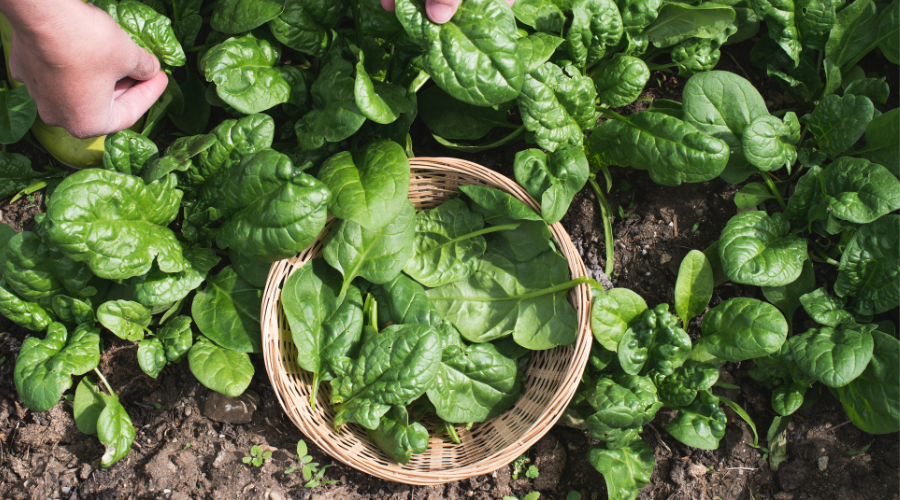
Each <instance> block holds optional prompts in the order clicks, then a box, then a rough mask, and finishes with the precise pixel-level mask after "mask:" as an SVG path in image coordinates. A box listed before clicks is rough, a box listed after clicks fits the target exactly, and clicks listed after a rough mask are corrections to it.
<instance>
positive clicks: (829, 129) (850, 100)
mask: <svg viewBox="0 0 900 500" xmlns="http://www.w3.org/2000/svg"><path fill="white" fill-rule="evenodd" d="M874 112H875V107H874V106H873V105H872V101H870V100H869V98H868V97H863V96H854V95H845V96H844V97H839V96H836V95H830V96H826V97H825V98H824V99H822V100H821V101H820V102H819V105H818V106H816V109H814V110H813V112H812V113H811V114H808V115H804V116H803V117H802V118H800V121H801V122H803V123H805V124H807V126H808V127H809V131H810V132H812V134H813V135H814V136H815V137H816V139H818V142H819V149H820V150H821V151H822V152H823V153H825V154H826V155H827V156H828V157H829V158H831V159H834V158H836V157H837V156H838V155H839V154H841V153H843V152H844V151H846V150H847V148H849V147H850V146H852V145H853V144H855V143H856V141H858V140H859V138H860V137H862V135H863V132H865V130H866V124H868V123H869V121H871V120H872V115H873V113H874Z"/></svg>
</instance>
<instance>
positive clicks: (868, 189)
mask: <svg viewBox="0 0 900 500" xmlns="http://www.w3.org/2000/svg"><path fill="white" fill-rule="evenodd" d="M818 178H819V186H820V187H821V194H820V195H819V196H817V197H816V198H814V200H816V201H817V202H818V203H814V204H813V207H811V208H812V209H813V210H815V209H816V205H824V206H823V207H822V209H826V208H825V207H826V206H827V211H828V213H829V214H831V215H832V216H834V217H837V218H838V219H843V220H847V221H850V222H855V223H857V224H867V223H869V222H872V221H874V220H876V219H878V218H879V217H881V216H883V215H885V214H887V213H890V212H893V211H894V210H897V209H898V208H900V181H898V180H897V178H896V177H895V176H894V175H892V174H891V173H890V172H889V171H888V169H886V168H884V167H883V166H881V165H878V164H876V163H871V162H869V161H868V160H865V159H863V158H850V157H847V156H843V157H841V158H838V159H837V161H834V162H832V163H831V164H829V165H828V166H826V167H825V169H824V170H822V173H821V174H820V175H819V176H818Z"/></svg>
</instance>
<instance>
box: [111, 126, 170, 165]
mask: <svg viewBox="0 0 900 500" xmlns="http://www.w3.org/2000/svg"><path fill="white" fill-rule="evenodd" d="M157 158H159V149H158V148H157V147H156V143H154V142H153V141H151V140H150V139H148V138H147V137H145V136H143V135H141V134H138V133H137V132H134V131H132V130H129V129H125V130H122V131H121V132H116V133H115V134H109V135H107V136H106V139H105V140H104V141H103V166H104V167H105V168H106V169H107V170H112V171H115V172H121V173H123V174H131V175H137V176H139V175H141V171H142V170H143V169H144V167H145V166H147V165H150V164H152V163H153V162H154V161H156V159H157Z"/></svg>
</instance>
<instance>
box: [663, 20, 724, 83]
mask: <svg viewBox="0 0 900 500" xmlns="http://www.w3.org/2000/svg"><path fill="white" fill-rule="evenodd" d="M729 28H733V27H731V26H730V27H729ZM726 33H727V32H726ZM726 33H723V34H721V35H719V37H722V38H724V37H725V35H726ZM719 37H716V38H688V39H687V40H685V41H683V42H681V43H679V44H678V45H676V46H675V47H674V48H672V52H671V54H672V62H674V63H675V65H676V66H678V74H680V75H684V76H691V75H693V74H694V73H700V72H705V71H712V70H713V69H714V68H715V67H716V65H717V64H719V58H720V57H721V56H722V53H721V52H720V51H719V47H720V46H721V45H722V43H721V41H720V38H719Z"/></svg>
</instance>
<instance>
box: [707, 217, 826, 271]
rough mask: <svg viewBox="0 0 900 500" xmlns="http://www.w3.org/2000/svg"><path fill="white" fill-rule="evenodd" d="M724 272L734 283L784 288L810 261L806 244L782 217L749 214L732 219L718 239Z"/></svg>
mask: <svg viewBox="0 0 900 500" xmlns="http://www.w3.org/2000/svg"><path fill="white" fill-rule="evenodd" d="M718 248H719V257H720V258H721V259H722V268H723V270H724V271H725V274H726V275H727V276H728V278H729V279H731V280H732V281H734V282H735V283H741V284H745V285H756V286H781V285H786V284H788V283H791V282H793V281H794V280H796V279H797V278H798V277H799V276H800V272H801V271H802V270H803V262H804V261H805V260H806V259H807V257H808V256H807V254H806V240H804V239H801V238H800V237H799V236H797V235H794V234H790V224H789V223H788V221H787V219H786V218H785V217H784V216H783V215H782V214H780V213H776V214H774V215H772V216H768V215H766V214H764V213H762V212H758V211H749V212H743V213H740V214H737V215H736V216H734V217H732V218H731V219H730V220H729V221H728V223H727V224H726V225H725V229H723V230H722V235H721V236H720V237H719V245H718Z"/></svg>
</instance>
